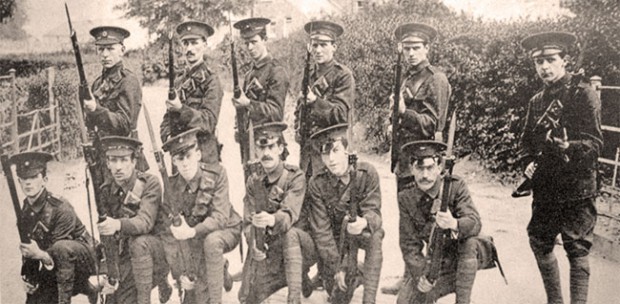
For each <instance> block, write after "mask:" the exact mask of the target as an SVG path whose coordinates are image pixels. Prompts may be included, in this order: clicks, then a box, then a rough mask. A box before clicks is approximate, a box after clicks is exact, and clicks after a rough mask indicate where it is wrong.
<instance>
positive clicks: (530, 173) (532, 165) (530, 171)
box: [523, 162, 537, 179]
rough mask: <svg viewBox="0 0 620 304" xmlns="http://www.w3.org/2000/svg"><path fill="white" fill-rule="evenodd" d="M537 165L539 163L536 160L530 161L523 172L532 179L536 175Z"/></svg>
mask: <svg viewBox="0 0 620 304" xmlns="http://www.w3.org/2000/svg"><path fill="white" fill-rule="evenodd" d="M536 167H537V165H536V163H535V162H531V163H529V165H527V167H526V168H525V172H523V174H524V175H525V177H527V178H529V179H531V178H532V176H534V172H536Z"/></svg>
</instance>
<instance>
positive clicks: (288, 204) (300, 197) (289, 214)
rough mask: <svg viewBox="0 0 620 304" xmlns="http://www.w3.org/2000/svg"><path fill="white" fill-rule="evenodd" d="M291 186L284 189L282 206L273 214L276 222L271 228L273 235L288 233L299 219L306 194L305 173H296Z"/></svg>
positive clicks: (299, 171) (298, 171)
mask: <svg viewBox="0 0 620 304" xmlns="http://www.w3.org/2000/svg"><path fill="white" fill-rule="evenodd" d="M284 170H287V169H284ZM289 185H290V186H289V188H288V189H283V190H285V191H286V194H285V197H284V201H282V206H281V207H280V209H279V210H278V211H276V213H274V214H273V215H274V216H275V218H276V221H275V225H274V226H273V227H271V228H270V230H271V233H272V234H283V233H286V232H287V231H288V230H289V229H291V227H292V226H293V224H295V222H297V220H298V219H299V214H300V212H301V207H302V205H303V202H304V194H305V193H306V178H305V176H304V173H303V171H301V170H297V171H295V173H294V175H293V177H292V178H290V182H289Z"/></svg>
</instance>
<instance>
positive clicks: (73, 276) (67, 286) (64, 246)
mask: <svg viewBox="0 0 620 304" xmlns="http://www.w3.org/2000/svg"><path fill="white" fill-rule="evenodd" d="M21 224H22V226H21V227H20V228H21V229H22V230H23V231H26V233H27V237H28V238H30V239H32V240H34V241H36V242H37V244H38V245H39V248H40V249H41V250H43V251H47V253H48V254H49V255H50V256H51V257H52V259H53V260H54V268H53V269H52V270H47V269H46V268H45V267H41V268H40V269H41V270H40V271H39V272H38V275H39V277H38V279H39V280H38V281H39V288H38V289H37V290H36V291H35V292H34V293H33V294H29V295H27V298H26V303H28V304H39V303H41V304H43V303H49V302H50V300H51V299H54V300H53V301H54V302H56V303H70V302H71V296H73V295H74V294H77V293H80V292H86V291H87V289H88V278H89V276H90V275H91V274H94V272H95V253H94V250H93V244H92V238H91V236H90V235H89V233H88V231H86V228H85V227H84V225H83V224H82V222H81V221H80V219H79V218H78V217H77V215H76V214H75V211H74V210H73V207H72V206H71V205H70V204H69V203H68V202H66V201H63V200H60V199H58V198H56V197H54V196H52V195H51V194H50V193H49V192H47V190H45V189H44V190H43V191H42V192H41V193H40V194H39V196H38V197H37V199H36V200H35V201H34V202H32V203H30V202H29V201H28V199H25V200H24V203H23V208H22V215H21ZM25 262H26V264H24V266H26V265H28V264H27V263H33V262H34V263H36V264H35V265H36V269H39V262H38V261H33V260H28V259H26V260H25ZM35 271H36V270H35Z"/></svg>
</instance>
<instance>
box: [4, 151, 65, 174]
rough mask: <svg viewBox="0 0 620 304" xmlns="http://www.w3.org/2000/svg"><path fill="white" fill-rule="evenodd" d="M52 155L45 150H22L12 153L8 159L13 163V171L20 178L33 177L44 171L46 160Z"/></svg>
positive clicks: (51, 157)
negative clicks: (21, 151)
mask: <svg viewBox="0 0 620 304" xmlns="http://www.w3.org/2000/svg"><path fill="white" fill-rule="evenodd" d="M52 159H54V156H52V154H49V153H45V152H23V153H19V154H15V155H13V156H12V157H11V158H10V159H9V161H10V162H11V163H12V164H14V165H15V171H16V173H17V176H19V177H20V178H29V177H33V176H35V175H37V174H39V173H42V172H45V170H46V169H47V162H49V161H50V160H52Z"/></svg>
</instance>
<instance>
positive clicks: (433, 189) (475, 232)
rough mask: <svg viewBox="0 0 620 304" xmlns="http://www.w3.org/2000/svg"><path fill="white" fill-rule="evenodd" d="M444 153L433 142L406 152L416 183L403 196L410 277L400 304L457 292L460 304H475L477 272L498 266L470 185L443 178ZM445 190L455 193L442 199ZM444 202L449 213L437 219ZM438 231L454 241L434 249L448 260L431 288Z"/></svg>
mask: <svg viewBox="0 0 620 304" xmlns="http://www.w3.org/2000/svg"><path fill="white" fill-rule="evenodd" d="M445 149H446V145H445V144H443V143H441V142H437V141H430V140H422V141H414V142H410V143H407V144H405V145H404V146H403V149H402V154H403V155H405V156H406V158H408V159H409V160H408V162H409V163H411V166H410V167H411V171H412V174H413V176H414V177H415V182H414V183H412V184H409V185H408V186H407V187H406V188H405V189H402V191H401V192H400V193H398V208H399V211H400V212H399V213H400V225H399V227H400V228H399V234H400V249H401V251H402V254H403V259H404V261H405V272H406V273H407V275H406V276H405V280H404V283H403V286H402V288H401V289H400V292H399V293H398V301H397V302H398V303H399V304H400V303H403V304H405V303H435V302H436V300H437V299H439V298H441V297H443V296H445V295H447V294H449V293H452V292H456V303H458V304H465V303H470V297H471V290H472V287H473V285H474V279H475V277H476V271H477V270H478V269H485V268H490V267H493V266H494V265H495V264H494V261H495V260H494V258H495V256H496V255H495V247H494V245H493V242H492V239H491V238H490V237H488V236H482V235H479V233H480V229H481V227H482V223H481V221H480V215H479V214H478V210H477V209H476V206H475V205H474V203H473V201H472V199H471V196H470V195H469V191H468V190H467V186H466V185H465V182H464V181H463V180H462V179H461V178H460V177H457V176H454V175H452V176H449V177H447V178H448V179H446V178H444V177H443V176H442V174H441V172H442V170H443V160H442V155H441V152H442V151H444V150H445ZM403 159H405V158H403ZM448 183H449V184H448ZM445 187H450V188H449V189H450V192H449V195H448V197H447V198H443V197H442V195H444V194H445V192H443V189H445ZM443 200H447V203H448V210H447V211H446V212H442V211H438V212H437V213H434V212H435V211H434V210H433V206H434V205H435V204H441V202H442V201H443ZM435 225H436V226H435ZM437 227H438V228H441V229H449V230H450V239H448V240H447V241H446V243H445V244H444V246H443V247H442V248H434V250H442V251H443V255H442V261H441V269H440V272H439V275H438V278H437V280H436V281H435V282H433V283H432V284H431V283H430V282H429V280H428V279H427V276H426V275H427V273H425V272H426V271H427V268H426V264H427V260H426V259H427V258H428V257H425V254H424V253H423V252H424V251H423V249H424V247H425V246H426V248H427V250H426V252H427V253H426V254H427V255H428V254H429V253H428V247H429V246H432V244H431V237H432V236H431V235H432V233H433V231H434V233H437V232H438V231H437V230H434V229H436V228H437Z"/></svg>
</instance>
